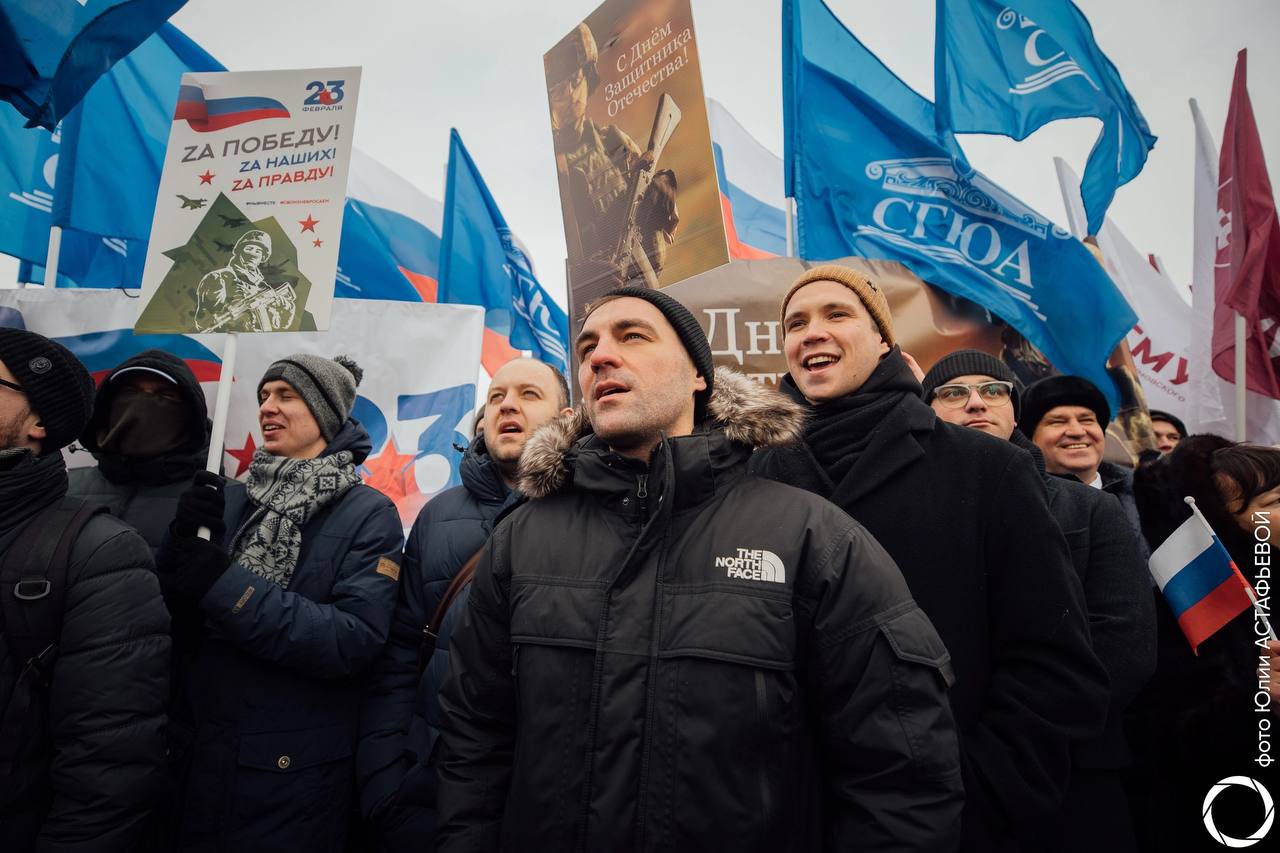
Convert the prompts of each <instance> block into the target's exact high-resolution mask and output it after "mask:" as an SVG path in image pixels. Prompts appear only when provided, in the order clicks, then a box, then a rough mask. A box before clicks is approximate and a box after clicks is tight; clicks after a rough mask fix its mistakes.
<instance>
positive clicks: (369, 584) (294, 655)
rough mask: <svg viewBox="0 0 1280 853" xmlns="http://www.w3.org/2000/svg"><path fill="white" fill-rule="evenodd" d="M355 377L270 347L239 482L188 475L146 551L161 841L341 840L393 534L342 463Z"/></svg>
mask: <svg viewBox="0 0 1280 853" xmlns="http://www.w3.org/2000/svg"><path fill="white" fill-rule="evenodd" d="M362 375H363V371H362V370H361V369H360V367H359V366H358V365H356V363H355V362H354V361H352V360H351V359H349V358H346V357H343V356H339V357H338V358H336V359H327V358H322V357H320V356H316V355H307V354H297V355H291V356H289V357H287V358H282V359H280V360H279V361H276V362H275V363H274V364H272V365H271V366H270V367H268V368H267V371H266V373H265V374H263V377H262V379H261V381H259V383H258V401H259V406H258V423H259V425H260V426H261V428H262V445H261V447H260V448H259V450H258V451H257V452H256V453H255V454H254V456H253V461H252V462H251V463H250V465H249V477H248V480H247V482H246V483H244V484H240V483H234V482H233V483H230V484H226V483H224V481H223V480H222V479H221V478H220V477H217V476H216V475H213V474H210V473H208V472H207V471H202V472H200V473H199V474H198V475H196V479H195V483H194V485H193V486H192V487H191V489H189V490H188V491H187V492H185V493H184V494H183V495H182V497H181V498H179V500H178V510H177V515H176V517H175V518H174V521H173V525H172V527H171V529H170V535H169V538H168V540H167V541H166V542H165V544H164V545H163V546H162V547H161V549H160V552H159V553H158V555H157V559H156V562H157V564H158V568H159V573H160V579H161V586H162V588H163V589H164V591H165V597H166V599H167V600H168V602H169V605H170V611H171V612H172V613H173V618H174V623H175V628H176V629H178V630H177V631H176V632H175V635H176V636H179V637H180V638H181V640H182V644H181V648H179V660H180V664H179V665H178V668H177V670H176V672H175V681H176V688H175V691H174V693H175V698H174V701H173V707H172V710H171V716H172V725H171V726H170V732H169V739H170V752H171V756H172V758H171V760H172V762H173V766H174V767H175V772H176V779H175V785H174V791H173V803H172V813H171V815H170V821H169V824H170V826H169V829H170V830H171V831H172V833H173V837H172V838H171V839H169V847H172V849H175V850H182V851H204V850H210V851H212V850H218V851H223V850H246V851H247V850H307V851H316V853H326V851H328V853H338V851H342V850H343V849H344V844H345V841H346V836H347V830H348V825H349V823H350V819H351V813H352V811H353V810H354V807H355V802H354V795H355V779H354V775H355V774H354V770H355V767H354V765H355V761H354V753H355V749H356V744H357V738H358V735H359V717H360V701H361V699H362V697H363V693H364V686H365V682H364V676H365V675H366V673H367V671H368V669H369V666H370V665H371V664H372V663H373V661H374V659H375V658H376V657H377V656H378V654H379V652H380V651H381V650H382V647H383V644H384V643H385V642H386V640H387V635H388V633H389V631H390V624H391V615H392V611H393V609H394V606H395V600H396V582H397V580H398V578H399V575H400V548H401V541H402V536H403V533H402V531H401V527H400V516H399V513H397V512H396V508H395V506H394V505H393V504H392V503H391V501H390V500H388V499H387V497H386V496H385V495H382V494H379V493H378V492H376V491H374V490H373V489H371V488H370V487H368V486H366V485H364V484H363V483H361V482H360V475H359V474H358V473H357V470H356V466H358V465H359V464H360V463H362V462H364V460H365V458H366V457H367V456H368V455H369V451H370V449H371V445H370V441H369V435H368V433H367V432H365V429H364V427H362V426H361V425H360V424H359V422H358V421H356V420H354V419H353V418H352V417H351V409H352V406H353V405H354V404H355V400H356V387H357V385H358V384H359V382H360V379H361V377H362ZM224 487H225V495H224ZM201 528H205V529H207V530H208V531H210V534H211V538H210V539H207V540H206V539H204V538H201V537H200V536H199V535H198V534H199V531H200V529H201Z"/></svg>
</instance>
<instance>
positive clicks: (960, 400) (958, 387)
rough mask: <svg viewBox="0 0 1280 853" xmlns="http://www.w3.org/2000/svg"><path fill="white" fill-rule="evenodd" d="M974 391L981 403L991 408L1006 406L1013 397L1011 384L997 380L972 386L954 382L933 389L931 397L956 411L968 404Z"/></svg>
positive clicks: (975, 383)
mask: <svg viewBox="0 0 1280 853" xmlns="http://www.w3.org/2000/svg"><path fill="white" fill-rule="evenodd" d="M974 391H977V392H978V396H979V397H980V398H981V399H982V402H984V403H986V404H987V405H988V406H991V407H992V408H994V407H996V406H1007V405H1009V400H1010V398H1011V397H1012V395H1013V383H1012V382H1003V381H1001V380H998V379H993V380H991V381H990V382H974V383H972V384H965V383H961V382H956V383H953V384H951V385H939V386H938V387H937V388H934V389H933V397H934V399H935V400H937V401H938V402H940V403H942V405H944V406H946V407H947V408H948V409H958V408H960V407H961V406H964V405H966V404H967V403H968V402H969V397H970V395H971V394H973V392H974Z"/></svg>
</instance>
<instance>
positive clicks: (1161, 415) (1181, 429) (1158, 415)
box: [1150, 409, 1187, 438]
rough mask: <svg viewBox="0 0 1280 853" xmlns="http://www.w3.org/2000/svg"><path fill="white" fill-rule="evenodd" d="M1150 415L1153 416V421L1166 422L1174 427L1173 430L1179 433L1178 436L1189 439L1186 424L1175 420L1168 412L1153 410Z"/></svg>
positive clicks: (1177, 419)
mask: <svg viewBox="0 0 1280 853" xmlns="http://www.w3.org/2000/svg"><path fill="white" fill-rule="evenodd" d="M1150 415H1151V420H1153V421H1164V422H1165V423H1167V424H1170V425H1172V426H1173V428H1174V429H1176V430H1177V431H1178V435H1180V436H1182V437H1183V438H1186V437H1187V425H1186V424H1184V423H1183V422H1182V421H1181V419H1179V418H1175V417H1174V416H1173V415H1171V414H1169V413H1168V412H1162V411H1160V410H1159V409H1151V410H1150Z"/></svg>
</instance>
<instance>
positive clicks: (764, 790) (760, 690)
mask: <svg viewBox="0 0 1280 853" xmlns="http://www.w3.org/2000/svg"><path fill="white" fill-rule="evenodd" d="M756 719H757V722H758V724H759V726H760V731H761V732H762V733H763V732H767V731H769V694H768V686H767V685H766V684H765V676H764V670H762V669H757V670H756ZM763 747H764V748H763V749H762V750H761V753H762V754H761V755H760V758H761V759H762V761H761V764H760V772H759V774H758V775H759V781H760V810H761V811H762V812H763V813H764V820H765V823H766V824H767V823H768V821H769V819H770V817H772V814H771V813H772V812H773V802H772V798H771V797H770V795H769V774H768V769H767V768H768V761H767V760H765V759H767V758H768V756H769V742H768V739H767V738H766V739H764V743H763Z"/></svg>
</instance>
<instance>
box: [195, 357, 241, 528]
mask: <svg viewBox="0 0 1280 853" xmlns="http://www.w3.org/2000/svg"><path fill="white" fill-rule="evenodd" d="M238 337H239V336H238V335H237V334H236V333H235V332H227V334H226V342H225V344H224V346H223V348H222V366H221V368H220V369H219V370H218V395H217V397H216V398H215V399H214V403H213V432H212V433H211V434H210V436H209V455H208V457H207V458H206V459H205V463H204V467H205V470H207V471H209V472H210V473H213V474H217V473H218V470H219V469H220V468H221V467H222V448H223V446H224V444H225V440H226V432H227V410H228V409H229V408H231V406H230V403H231V378H232V377H233V376H234V375H235V372H236V341H237V338H238ZM196 536H199V537H200V538H201V539H204V540H206V541H207V540H208V539H209V538H210V536H212V532H211V531H210V530H209V528H207V527H201V528H200V529H199V530H197V531H196Z"/></svg>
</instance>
